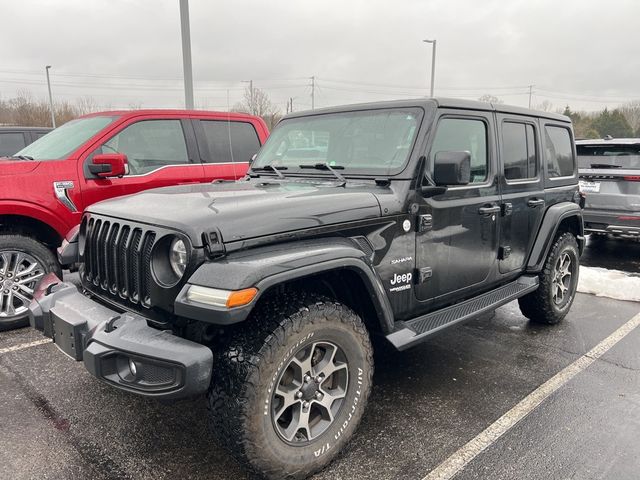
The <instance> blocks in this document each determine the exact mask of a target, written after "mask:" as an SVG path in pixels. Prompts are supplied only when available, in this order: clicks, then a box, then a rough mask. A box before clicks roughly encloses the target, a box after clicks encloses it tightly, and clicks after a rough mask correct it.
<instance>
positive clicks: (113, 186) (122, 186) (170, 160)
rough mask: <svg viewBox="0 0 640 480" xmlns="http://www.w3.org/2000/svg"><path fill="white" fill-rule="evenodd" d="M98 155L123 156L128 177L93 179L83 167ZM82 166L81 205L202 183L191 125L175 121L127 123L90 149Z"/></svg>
mask: <svg viewBox="0 0 640 480" xmlns="http://www.w3.org/2000/svg"><path fill="white" fill-rule="evenodd" d="M98 153H123V154H125V155H127V159H128V164H129V173H128V174H127V175H125V176H123V177H120V178H106V179H101V178H96V177H94V176H93V175H91V173H89V171H88V169H87V165H88V163H89V162H90V161H91V159H92V157H93V155H95V154H98ZM82 164H83V168H84V172H83V173H84V176H85V178H86V184H85V187H84V189H83V201H84V203H85V205H90V204H92V203H95V202H98V201H100V200H104V199H107V198H112V197H117V196H120V195H128V194H131V193H137V192H140V191H142V190H147V189H150V188H156V187H164V186H168V185H182V184H189V183H198V182H202V181H204V171H203V168H202V164H201V163H200V161H199V158H198V155H197V151H195V139H194V133H193V128H192V126H191V121H190V120H185V119H181V118H179V117H171V116H163V117H160V118H142V119H139V118H133V119H130V120H129V121H128V122H125V123H124V124H123V126H121V127H119V129H118V130H116V131H115V132H114V133H112V134H111V135H110V136H109V137H108V138H106V139H104V140H103V141H102V142H101V143H100V144H99V146H98V147H97V148H95V149H93V151H92V152H90V153H89V154H88V155H87V156H86V157H85V158H84V161H83V162H82Z"/></svg>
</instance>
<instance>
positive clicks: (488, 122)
mask: <svg viewBox="0 0 640 480" xmlns="http://www.w3.org/2000/svg"><path fill="white" fill-rule="evenodd" d="M495 138H496V135H495V126H494V117H493V114H492V113H485V112H475V111H470V112H463V111H459V110H441V111H440V114H439V117H438V119H437V125H436V131H435V136H434V138H433V140H432V141H431V148H430V152H428V160H427V162H428V163H427V165H429V167H428V170H429V172H430V173H429V174H430V175H432V174H433V159H434V157H435V155H436V154H437V153H438V152H439V151H468V152H469V153H470V154H471V183H470V184H469V185H465V186H452V187H449V189H448V190H447V192H446V193H444V194H442V195H438V196H435V197H433V198H428V199H424V203H423V204H422V205H419V210H418V215H419V220H418V225H420V230H421V231H419V232H418V233H417V235H416V266H417V268H418V272H419V277H420V278H419V279H418V285H417V286H416V290H415V291H416V296H417V298H418V300H420V301H430V302H433V303H434V306H437V305H438V304H444V303H450V302H452V301H456V300H458V299H461V298H464V297H466V296H468V295H469V294H470V292H472V291H474V287H475V286H477V285H479V284H483V285H489V284H491V283H492V282H493V281H494V280H495V279H496V277H497V266H496V264H497V250H498V224H499V222H500V195H499V190H498V180H497V174H496V173H497V159H496V149H495ZM423 226H424V228H423Z"/></svg>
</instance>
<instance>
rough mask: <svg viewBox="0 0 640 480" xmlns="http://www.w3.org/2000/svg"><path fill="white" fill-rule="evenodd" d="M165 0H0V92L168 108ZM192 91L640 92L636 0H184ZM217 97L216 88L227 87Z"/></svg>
mask: <svg viewBox="0 0 640 480" xmlns="http://www.w3.org/2000/svg"><path fill="white" fill-rule="evenodd" d="M178 5H179V3H178V0H155V1H151V0H138V1H125V0H108V1H102V0H55V1H54V0H49V1H34V0H20V1H17V0H16V1H14V0H0V18H1V19H2V41H1V42H0V98H3V99H7V98H11V97H13V96H14V95H16V93H17V92H18V91H25V90H26V91H29V92H31V94H32V95H33V96H35V97H41V98H44V97H45V95H46V82H45V75H44V66H45V65H47V64H50V65H52V69H51V81H52V88H53V95H54V98H55V99H58V100H69V101H76V100H77V99H78V98H79V97H91V98H92V99H93V101H94V102H95V104H96V105H97V106H99V107H100V108H109V107H111V108H122V107H128V106H142V107H183V106H184V95H183V91H182V82H181V78H182V54H181V44H180V18H179V7H178ZM190 14H191V42H192V50H193V71H194V79H195V97H196V106H197V107H200V108H208V109H226V107H227V104H231V105H233V104H234V103H235V102H237V101H238V100H239V99H240V97H241V95H242V91H243V88H245V86H246V84H244V83H242V81H246V80H250V79H253V80H254V85H255V87H256V88H262V89H263V90H265V91H266V92H267V93H268V94H269V95H270V97H271V99H272V100H273V101H274V102H275V103H277V104H278V105H279V106H280V108H281V109H282V110H284V108H285V103H286V101H287V99H288V98H289V97H293V98H294V100H293V102H294V108H295V109H296V110H298V109H307V108H310V107H311V98H310V94H311V87H310V85H311V80H310V77H311V76H315V77H316V85H317V88H316V107H322V106H327V105H336V104H343V103H354V102H359V101H374V100H383V99H393V98H410V97H418V96H423V95H426V94H427V93H428V88H429V80H428V78H429V71H430V61H431V60H430V58H431V57H430V55H431V46H430V45H427V44H425V43H423V42H422V40H423V39H425V38H436V39H437V42H438V44H437V45H438V46H437V57H436V80H435V93H436V95H437V96H449V97H463V98H474V99H477V98H478V97H480V96H481V95H483V94H492V95H495V96H497V97H499V98H501V99H502V100H503V101H504V102H505V103H510V104H516V105H523V106H526V105H527V103H528V101H529V95H528V92H529V85H533V89H532V91H533V99H532V103H533V105H534V106H539V105H540V104H542V103H543V102H544V101H548V102H551V103H552V104H553V106H554V108H562V107H564V106H565V105H567V104H568V105H570V106H571V107H572V109H574V110H576V109H584V110H598V109H601V108H603V107H604V106H607V105H608V106H615V105H618V104H620V103H623V102H624V101H626V100H640V28H639V25H638V24H639V22H640V1H638V0H608V1H593V0H571V1H569V0H483V1H477V0H448V1H447V0H366V1H365V0H313V1H312V0H289V1H278V0H233V1H225V2H223V1H215V0H211V1H206V0H190ZM227 98H228V100H227Z"/></svg>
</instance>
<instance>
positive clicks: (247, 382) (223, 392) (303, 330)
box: [207, 293, 373, 479]
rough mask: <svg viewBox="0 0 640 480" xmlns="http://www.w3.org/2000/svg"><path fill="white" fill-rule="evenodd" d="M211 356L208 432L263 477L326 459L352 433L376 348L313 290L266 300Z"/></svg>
mask: <svg viewBox="0 0 640 480" xmlns="http://www.w3.org/2000/svg"><path fill="white" fill-rule="evenodd" d="M214 357H215V359H214V362H215V365H216V367H215V368H214V374H213V378H212V384H211V388H210V390H209V392H208V394H207V399H208V406H209V411H210V419H211V423H212V427H213V431H214V433H215V434H216V435H217V436H218V438H219V439H220V441H221V443H222V445H224V446H225V447H226V448H228V449H229V450H230V451H231V453H232V454H234V456H236V458H238V460H239V461H240V462H241V463H243V464H245V465H246V466H249V467H250V468H252V469H253V470H254V471H256V472H258V473H259V474H261V475H264V476H265V477H267V478H270V479H302V478H306V477H308V476H309V475H311V474H312V473H314V472H317V471H318V470H320V469H322V468H323V467H325V466H326V465H327V464H328V463H329V462H330V461H331V460H332V459H333V458H334V457H335V456H336V455H337V454H338V453H339V451H340V450H341V449H342V448H343V447H344V445H345V444H346V443H347V441H348V440H349V438H350V437H351V436H352V435H353V433H354V432H355V430H356V427H357V426H358V423H359V422H360V419H361V417H362V414H363V412H364V409H365V405H366V403H367V399H368V397H369V392H370V388H371V377H372V375H373V356H372V348H371V344H370V341H369V335H368V333H367V331H366V329H365V327H364V324H363V322H362V321H361V319H360V318H359V317H358V316H357V315H356V314H355V313H354V312H353V311H351V310H350V309H349V308H347V307H346V306H344V305H342V304H340V303H336V302H334V301H332V300H330V299H328V298H326V297H322V296H319V295H314V294H305V293H288V294H285V295H280V296H274V297H272V298H270V299H268V300H266V301H265V302H264V303H263V304H262V305H261V306H260V307H259V308H258V309H257V310H256V312H255V313H253V314H252V318H251V319H249V320H247V322H244V323H243V324H242V326H239V327H237V328H236V330H235V331H234V332H232V333H231V334H230V335H229V337H228V338H227V339H225V340H224V341H223V345H222V346H221V348H219V349H215V351H214ZM323 374H324V376H323ZM307 377H308V378H307ZM305 404H306V405H307V406H306V407H305Z"/></svg>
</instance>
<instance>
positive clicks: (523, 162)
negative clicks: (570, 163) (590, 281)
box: [497, 114, 545, 274]
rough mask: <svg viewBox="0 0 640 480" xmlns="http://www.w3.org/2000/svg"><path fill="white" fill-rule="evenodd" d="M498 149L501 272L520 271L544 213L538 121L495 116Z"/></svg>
mask: <svg viewBox="0 0 640 480" xmlns="http://www.w3.org/2000/svg"><path fill="white" fill-rule="evenodd" d="M497 121H498V130H499V131H498V135H499V136H500V138H501V142H500V143H501V148H500V188H501V191H502V202H503V204H502V215H503V216H502V221H501V225H500V248H499V253H498V257H499V261H500V273H502V274H508V273H511V272H514V271H520V270H522V269H523V268H524V266H525V262H526V261H527V254H528V252H529V251H530V249H531V247H532V245H533V241H534V240H535V234H536V232H537V231H538V227H539V225H540V222H541V221H542V216H543V214H544V203H545V195H544V182H543V176H542V173H541V168H540V155H539V153H538V152H540V133H539V131H538V124H537V123H536V122H535V121H534V120H532V119H530V118H526V117H519V116H517V115H503V114H498V115H497Z"/></svg>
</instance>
